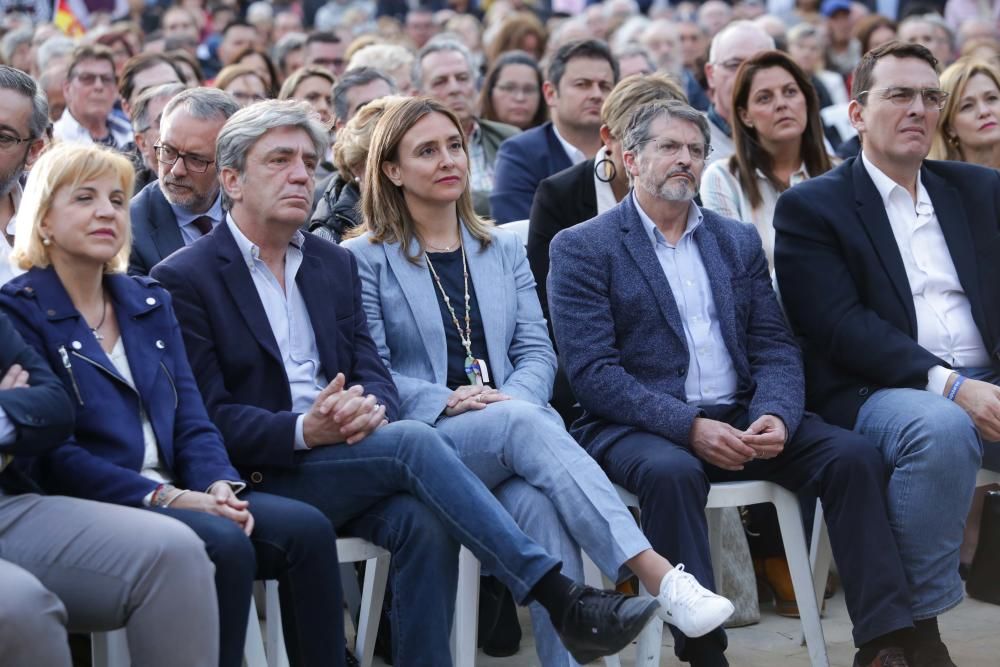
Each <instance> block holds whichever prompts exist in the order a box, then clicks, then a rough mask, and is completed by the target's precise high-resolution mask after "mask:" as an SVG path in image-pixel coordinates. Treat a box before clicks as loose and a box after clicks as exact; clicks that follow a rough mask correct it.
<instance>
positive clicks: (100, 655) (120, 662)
mask: <svg viewBox="0 0 1000 667" xmlns="http://www.w3.org/2000/svg"><path fill="white" fill-rule="evenodd" d="M90 658H91V664H93V667H129V665H131V664H132V657H131V656H130V655H129V652H128V634H127V633H126V632H125V629H124V628H121V629H119V630H112V631H110V632H95V633H93V634H92V635H90Z"/></svg>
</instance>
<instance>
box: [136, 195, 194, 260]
mask: <svg viewBox="0 0 1000 667" xmlns="http://www.w3.org/2000/svg"><path fill="white" fill-rule="evenodd" d="M129 215H130V216H131V218H132V255H131V256H130V257H129V261H128V272H129V273H130V274H132V275H134V276H145V275H149V272H150V271H151V270H152V269H153V267H154V266H156V265H157V264H159V263H160V262H161V261H162V260H164V259H166V258H167V257H169V256H170V255H171V254H173V253H174V251H176V250H178V249H180V248H183V247H184V237H183V236H181V228H180V227H179V226H178V225H177V216H176V215H174V209H173V208H171V207H170V202H168V201H167V198H166V196H164V194H163V191H162V190H160V182H159V181H153V182H152V183H150V184H149V185H147V186H146V187H144V188H143V189H142V190H140V191H139V194H137V195H136V196H135V197H132V203H131V205H130V206H129Z"/></svg>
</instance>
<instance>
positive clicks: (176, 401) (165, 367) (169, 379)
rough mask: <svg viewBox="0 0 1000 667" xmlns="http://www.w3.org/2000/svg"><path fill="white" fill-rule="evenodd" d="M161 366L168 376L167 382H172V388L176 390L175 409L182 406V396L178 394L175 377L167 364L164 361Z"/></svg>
mask: <svg viewBox="0 0 1000 667" xmlns="http://www.w3.org/2000/svg"><path fill="white" fill-rule="evenodd" d="M160 368H162V369H163V374H164V375H166V376H167V382H169V383H170V388H171V389H173V390H174V410H176V409H177V408H178V407H179V406H180V403H181V401H180V396H178V395H177V385H175V384H174V379H173V378H172V377H170V371H168V370H167V365H166V364H164V363H163V362H162V361H161V362H160Z"/></svg>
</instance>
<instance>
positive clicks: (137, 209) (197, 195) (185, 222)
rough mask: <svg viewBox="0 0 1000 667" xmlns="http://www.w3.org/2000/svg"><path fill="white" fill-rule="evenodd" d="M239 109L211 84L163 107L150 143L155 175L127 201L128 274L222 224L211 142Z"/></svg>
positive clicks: (143, 272) (142, 271)
mask: <svg viewBox="0 0 1000 667" xmlns="http://www.w3.org/2000/svg"><path fill="white" fill-rule="evenodd" d="M239 108H240V105H239V103H237V102H236V100H235V99H233V97H232V96H231V95H229V94H228V93H225V92H223V91H221V90H218V89H216V88H192V89H189V90H185V91H183V92H181V93H179V94H177V95H176V96H175V97H173V98H172V99H171V100H170V102H168V103H167V106H165V107H164V108H163V115H162V118H161V120H160V139H159V141H158V142H157V143H156V145H155V146H153V150H154V152H155V156H156V166H157V173H158V175H159V178H158V180H155V181H153V182H152V183H150V184H149V185H147V186H146V187H145V188H143V189H142V191H140V192H139V193H138V194H137V195H136V196H135V197H134V198H133V199H132V204H131V215H132V256H131V258H130V259H129V273H131V274H133V275H146V274H148V273H149V271H150V270H151V269H152V268H153V266H155V265H156V264H157V263H159V262H160V260H162V259H165V258H166V257H167V256H168V255H170V254H171V253H173V252H174V251H175V250H178V249H179V248H182V247H184V246H186V245H190V244H191V243H194V242H195V241H197V240H198V239H200V238H201V237H202V236H204V235H205V234H208V233H209V232H210V231H212V229H214V228H215V226H216V225H218V224H219V223H220V222H222V220H223V217H224V213H223V211H222V196H221V194H220V187H219V178H218V175H217V174H216V169H215V140H216V138H217V137H218V136H219V131H220V130H221V129H222V126H223V125H225V123H226V121H227V120H228V119H229V117H230V116H232V115H233V114H234V113H236V112H237V111H238V110H239Z"/></svg>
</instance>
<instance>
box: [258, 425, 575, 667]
mask: <svg viewBox="0 0 1000 667" xmlns="http://www.w3.org/2000/svg"><path fill="white" fill-rule="evenodd" d="M253 484H254V487H255V488H257V489H260V490H266V491H268V492H270V493H276V494H278V495H283V496H289V497H292V498H295V499H297V500H301V501H303V502H306V503H309V504H311V505H314V506H315V507H317V508H318V509H319V510H320V511H322V512H323V513H324V514H325V515H326V516H327V517H328V518H329V520H330V521H331V523H333V525H334V526H336V527H337V529H338V532H340V533H342V534H351V535H356V536H358V537H362V538H364V539H366V540H369V541H371V542H373V543H375V544H378V545H379V546H382V547H384V548H386V549H388V550H389V551H391V552H392V567H391V574H390V576H391V577H392V586H393V592H394V595H395V597H394V605H393V609H392V621H393V630H394V632H393V654H394V655H395V657H396V661H397V662H396V664H397V665H400V666H401V667H410V666H411V665H427V666H428V667H447V666H448V665H451V664H452V660H451V651H450V647H449V643H448V639H449V636H450V632H451V625H452V618H453V616H454V612H455V592H456V579H457V572H458V544H459V543H461V544H464V545H465V546H467V547H468V548H469V550H470V551H472V553H473V554H475V556H476V558H478V559H479V560H480V562H481V563H482V564H483V567H484V568H486V569H488V570H489V571H490V572H492V573H493V574H494V575H495V576H496V577H497V578H498V579H500V580H501V581H502V582H503V583H504V584H505V585H506V586H507V587H508V588H509V589H510V590H511V592H512V593H513V595H514V597H515V599H517V600H518V602H520V603H524V602H526V601H527V599H528V597H529V591H530V590H531V588H532V587H533V586H534V585H535V584H536V583H537V582H538V580H539V579H541V577H542V575H544V574H545V573H547V572H549V571H550V570H552V569H553V568H555V567H558V566H559V561H558V560H556V559H555V558H553V557H552V556H550V555H548V554H547V553H546V552H545V551H544V550H543V549H542V547H540V546H539V545H538V544H536V543H535V542H533V541H531V540H530V539H529V538H528V537H527V536H526V535H525V534H524V533H522V532H521V530H520V529H519V528H518V527H517V525H516V524H515V523H514V520H513V519H512V518H511V516H510V515H509V514H508V513H507V511H506V510H504V508H503V507H502V506H501V505H500V503H498V502H497V500H496V499H495V498H494V497H493V496H492V495H491V494H490V492H489V491H487V490H486V487H484V486H483V485H482V483H481V482H480V481H479V480H478V479H476V477H475V476H474V475H473V474H472V473H471V472H470V471H469V470H468V469H467V468H466V467H465V466H464V465H462V462H461V461H460V460H459V459H458V456H456V454H455V450H454V447H453V446H452V444H451V442H450V441H448V439H447V438H445V437H444V436H442V435H440V434H439V433H438V432H437V431H436V430H435V429H433V428H431V427H430V426H427V425H426V424H421V423H419V422H415V421H399V422H394V423H392V424H389V425H387V426H383V427H382V428H380V429H378V430H377V431H375V432H374V433H372V434H371V435H369V436H368V437H367V438H365V439H364V440H362V441H361V442H360V443H358V444H356V445H353V446H348V445H333V446H329V447H318V448H316V449H312V450H309V451H304V452H299V453H297V454H296V465H295V467H293V468H290V469H277V468H276V469H274V470H271V471H268V472H264V473H263V476H262V478H261V479H259V480H257V481H254V482H253Z"/></svg>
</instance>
